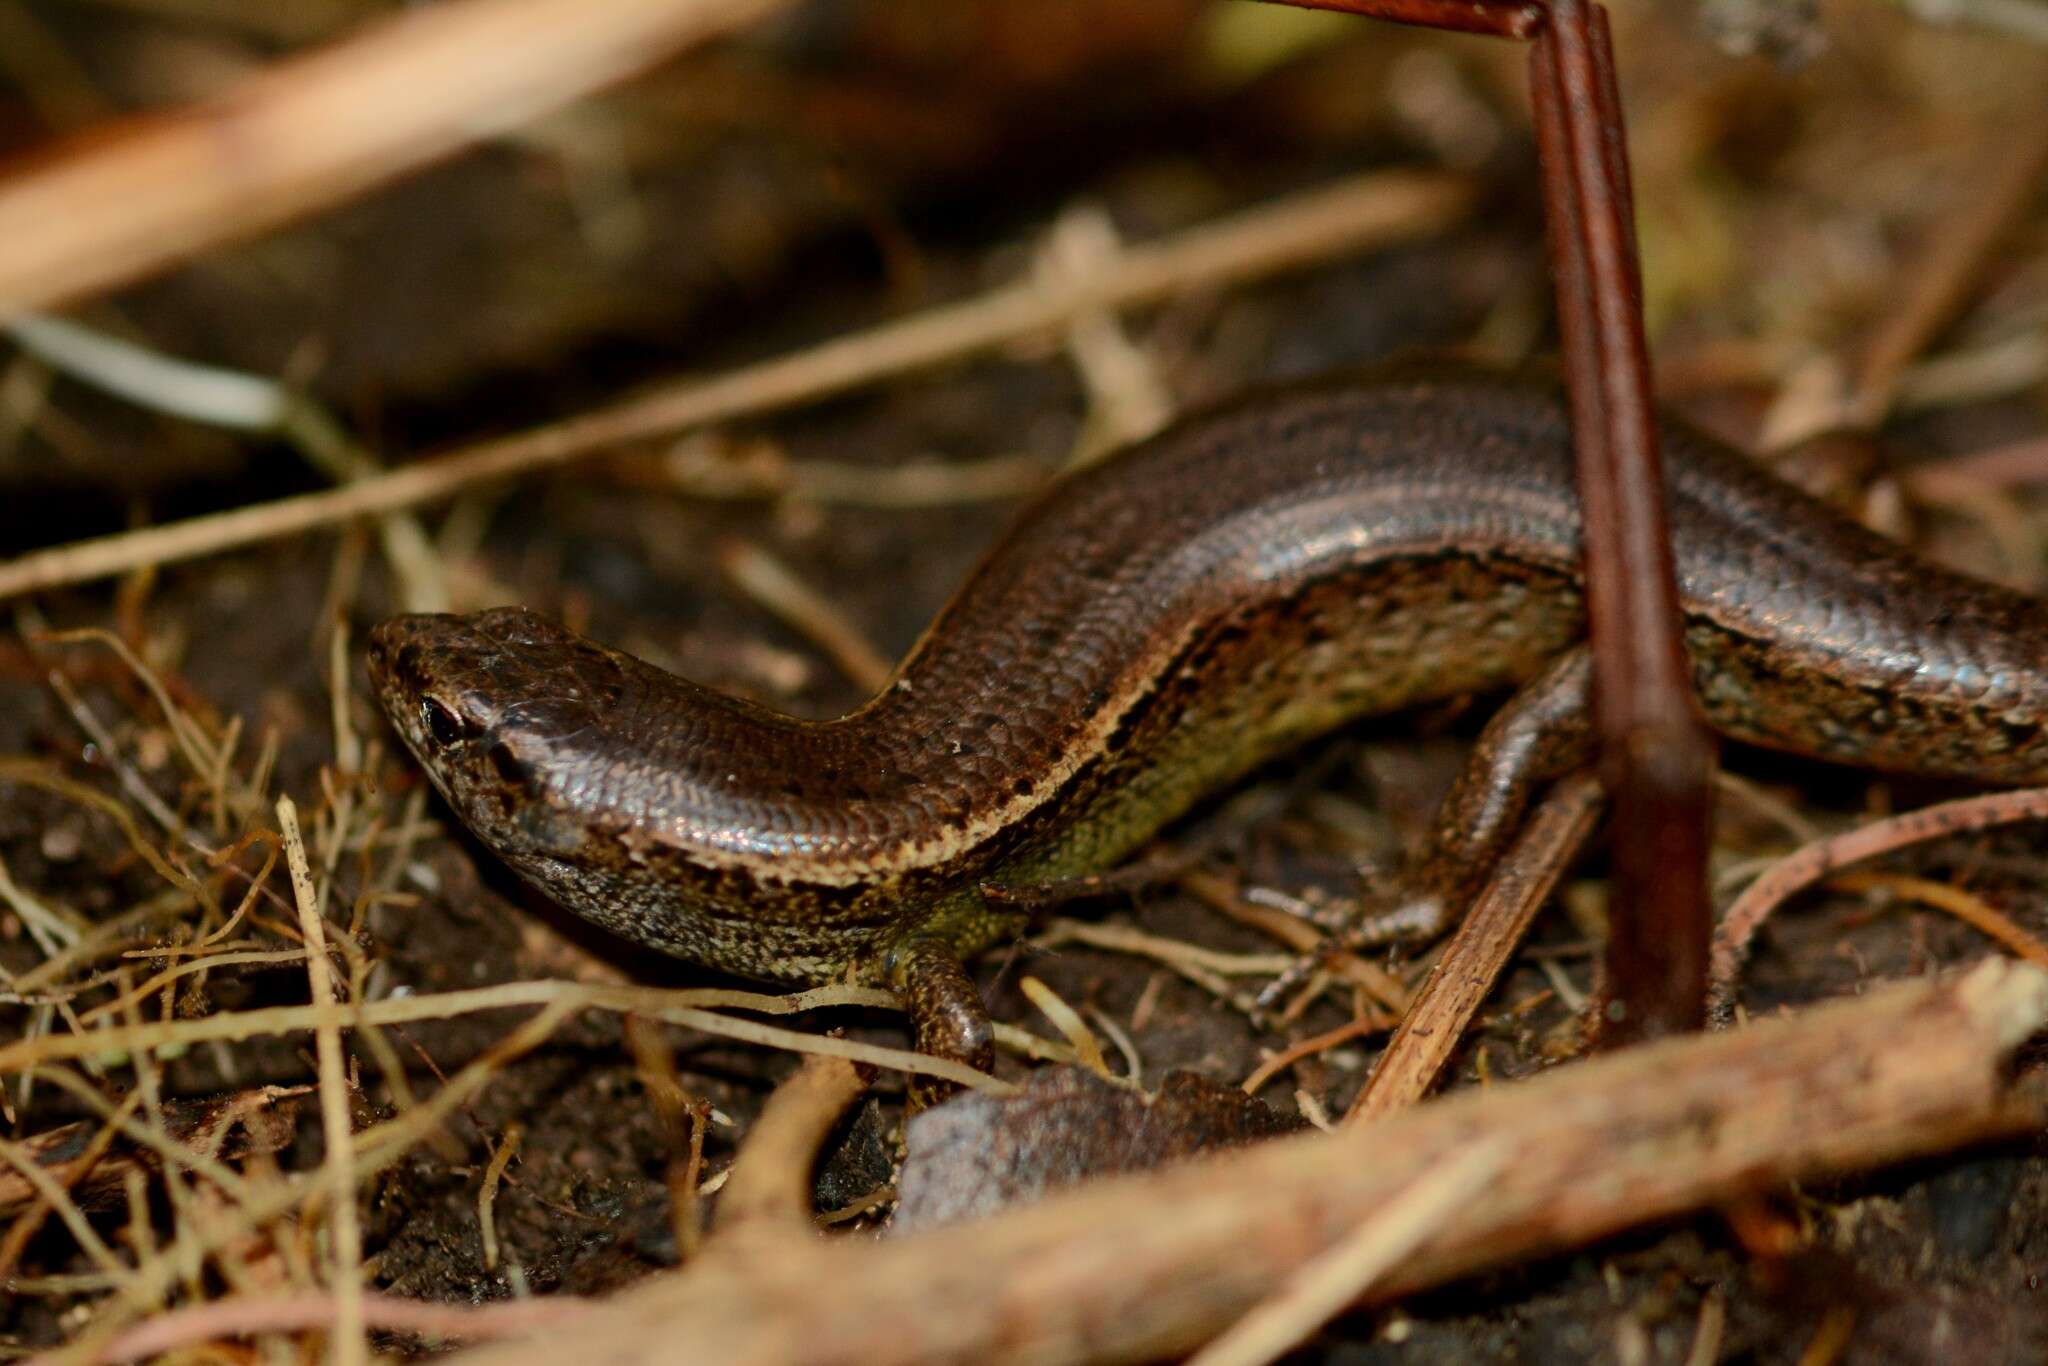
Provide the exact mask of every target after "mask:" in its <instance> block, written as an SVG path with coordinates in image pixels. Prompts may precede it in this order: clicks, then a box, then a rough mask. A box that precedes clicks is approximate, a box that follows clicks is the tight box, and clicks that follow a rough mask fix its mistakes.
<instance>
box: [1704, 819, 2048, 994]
mask: <svg viewBox="0 0 2048 1366" xmlns="http://www.w3.org/2000/svg"><path fill="white" fill-rule="evenodd" d="M2030 820H2048V788H2043V787H2028V788H2020V789H2017V790H2015V791H2011V792H1991V793H1986V794H1985V795H1984V796H1981V797H1964V798H1962V799H1960V800H1958V801H1953V802H1941V803H1939V804H1937V805H1934V806H1924V807H1921V808H1920V809H1919V810H1918V811H1908V812H1905V813H1903V814H1901V815H1897V816H1892V817H1888V818H1887V819H1885V820H1881V821H1873V822H1871V823H1870V824H1869V825H1865V826H1859V827H1858V828H1857V829H1854V830H1850V831H1846V832H1844V833H1842V834H1839V835H1833V836H1830V837H1829V838H1827V839H1824V840H1817V841H1815V842H1814V843H1812V844H1809V845H1807V846H1805V847H1804V848H1802V849H1800V850H1799V851H1798V852H1796V853H1793V854H1790V855H1788V856H1786V857H1785V858H1784V859H1781V860H1780V861H1779V862H1778V863H1777V864H1776V866H1774V867H1773V868H1772V869H1771V870H1770V871H1769V872H1768V873H1765V874H1764V875H1763V876H1762V877H1760V878H1758V879H1757V880H1756V881H1755V882H1753V883H1751V884H1750V887H1749V890H1748V891H1746V892H1744V893H1743V894H1742V895H1741V896H1740V897H1738V898H1737V899H1736V901H1735V904H1734V905H1732V906H1730V907H1729V908H1728V911H1727V913H1726V914H1724V915H1723V916H1722V917H1721V924H1720V927H1719V928H1718V929H1717V930H1715V932H1714V953H1713V968H1712V975H1711V978H1710V986H1709V990H1708V1004H1709V1009H1710V1012H1711V1014H1712V1017H1713V1018H1714V1019H1715V1020H1716V1021H1718V1022H1720V1023H1722V1024H1726V1023H1727V1022H1728V1021H1729V1020H1730V1019H1731V1018H1732V1016H1733V1013H1734V1009H1735V995H1736V990H1737V980H1736V979H1737V978H1738V977H1739V976H1740V975H1741V973H1742V965H1743V963H1744V962H1745V961H1746V960H1747V959H1748V957H1749V946H1750V941H1751V940H1753V939H1754V938H1755V937H1756V932H1757V931H1758V930H1759V929H1761V928H1762V927H1763V923H1764V921H1766V920H1768V919H1769V918H1770V916H1771V913H1772V912H1773V911H1775V910H1776V909H1777V908H1778V907H1779V906H1780V905H1782V904H1784V903H1785V902H1786V901H1787V900H1789V899H1790V898H1791V897H1792V896H1793V895H1795V894H1796V893H1798V892H1800V891H1802V890H1804V889H1805V888H1807V887H1810V886H1812V885H1813V884H1814V883H1816V882H1819V881H1820V880H1821V879H1822V878H1825V877H1827V876H1828V875H1829V874H1830V873H1833V872H1835V871H1837V870H1838V869H1841V868H1845V867H1847V866H1848V865H1849V864H1852V863H1860V862H1862V861H1863V860H1864V859H1868V858H1875V857H1877V856H1878V855H1879V854H1886V853H1890V852H1891V851H1892V850H1894V849H1902V848H1905V847H1906V846H1907V845H1910V844H1918V843H1920V842H1922V841H1924V840H1931V839H1939V838H1941V837H1942V836H1944V835H1959V834H1966V833H1968V832H1970V831H1973V830H1984V829H1988V828H1990V827H1992V826H1996V825H2010V824H2012V823H2014V822H2016V821H2030Z"/></svg>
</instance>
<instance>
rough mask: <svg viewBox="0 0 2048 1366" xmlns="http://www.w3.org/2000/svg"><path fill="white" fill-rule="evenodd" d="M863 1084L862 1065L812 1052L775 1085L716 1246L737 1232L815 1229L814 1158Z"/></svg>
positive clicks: (725, 1203) (745, 1151) (733, 1181)
mask: <svg viewBox="0 0 2048 1366" xmlns="http://www.w3.org/2000/svg"><path fill="white" fill-rule="evenodd" d="M866 1089H867V1080H866V1079H865V1078H864V1077H862V1076H861V1074H860V1069H859V1068H857V1067H855V1066H853V1064H851V1063H849V1062H847V1061H846V1060H844V1059H843V1058H812V1059H810V1060H809V1061H807V1062H806V1063H805V1064H804V1065H803V1067H802V1068H801V1069H800V1070H799V1071H798V1072H797V1074H796V1075H795V1076H793V1077H791V1078H790V1079H789V1080H788V1081H786V1082H784V1083H782V1085H780V1086H778V1087H776V1088H775V1093H774V1094H773V1095H771V1096H769V1097H768V1103H767V1105H766V1106H764V1107H762V1110H761V1115H760V1118H758V1119H756V1120H755V1121H754V1127H753V1130H752V1132H751V1133H749V1134H748V1136H747V1142H746V1146H745V1147H743V1148H741V1149H740V1153H739V1157H738V1158H737V1159H736V1160H735V1161H734V1162H733V1165H732V1169H731V1175H730V1176H729V1177H728V1178H727V1180H726V1189H725V1193H724V1194H723V1195H722V1196H720V1197H719V1206H718V1209H719V1215H718V1218H719V1223H718V1229H717V1231H716V1232H715V1233H714V1234H713V1235H712V1246H714V1247H715V1246H717V1245H718V1244H719V1243H721V1242H723V1241H724V1240H725V1239H727V1238H730V1237H733V1236H734V1235H739V1236H742V1237H747V1238H760V1237H772V1236H775V1235H777V1234H781V1235H782V1236H785V1237H786V1236H789V1235H790V1234H797V1233H801V1234H808V1233H809V1232H810V1230H811V1182H810V1176H811V1164H812V1162H813V1161H814V1160H815V1159H816V1158H817V1155H818V1146H819V1145H820V1144H822V1143H823V1142H824V1141H825V1136H826V1135H827V1134H829V1133H830V1132H831V1130H832V1126H833V1125H834V1124H835V1123H837V1122H838V1120H839V1116H840V1115H841V1114H842V1113H844V1112H845V1110H846V1107H847V1106H849V1105H851V1104H853V1102H854V1101H855V1100H856V1099H857V1098H858V1097H859V1096H860V1093H861V1092H862V1091H864V1090H866Z"/></svg>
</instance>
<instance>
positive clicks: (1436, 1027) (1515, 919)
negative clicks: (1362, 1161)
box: [1345, 774, 1605, 1122]
mask: <svg viewBox="0 0 2048 1366" xmlns="http://www.w3.org/2000/svg"><path fill="white" fill-rule="evenodd" d="M1604 808H1605V802H1604V801H1603V799H1602V796H1601V791H1600V785H1599V783H1597V782H1595V781H1594V780H1593V778H1592V776H1591V775H1590V774H1580V775H1578V776H1577V777H1574V778H1569V779H1567V780H1565V781H1564V782H1563V783H1560V784H1559V785H1558V787H1557V790H1556V791H1555V792H1553V793H1552V794H1551V795H1550V797H1549V798H1548V799H1547V800H1545V802H1544V803H1543V805H1542V806H1540V807H1538V808H1537V809H1536V811H1535V813H1534V814H1532V815H1531V816H1530V818H1529V820H1528V822H1527V824H1526V826H1525V827H1524V828H1523V831H1522V833H1521V835H1520V837H1519V838H1517V839H1516V841H1515V844H1514V847H1513V848H1512V849H1510V850H1509V851H1508V854H1507V857H1506V858H1504V859H1502V860H1501V863H1500V866H1499V867H1498V868H1497V869H1495V871H1494V875H1493V879H1492V880H1491V881H1490V882H1488V883H1487V885H1486V890H1485V891H1484V892H1482V893H1480V896H1479V899H1478V901H1477V902H1475V903H1474V904H1473V906H1472V909H1471V910H1470V911H1469V912H1467V913H1466V915H1465V917H1464V919H1463V920H1461V921H1459V922H1458V929H1457V932H1456V933H1455V934H1454V935H1452V936H1451V941H1450V943H1449V944H1448V945H1447V946H1445V949H1444V953H1443V957H1441V958H1440V959H1438V960H1437V965H1436V967H1435V969H1434V970H1432V971H1431V973H1430V975H1429V980H1427V981H1426V982H1424V983H1423V984H1422V989H1421V990H1420V991H1419V992H1417V993H1416V995H1415V1004H1414V1005H1412V1006H1410V1007H1409V1009H1408V1013H1407V1014H1406V1015H1404V1016H1403V1017H1402V1019H1401V1027H1400V1028H1399V1029H1397V1030H1395V1031H1394V1037H1393V1039H1392V1040H1391V1041H1390V1042H1389V1043H1388V1044H1387V1051H1386V1052H1385V1053H1383V1054H1381V1055H1380V1063H1379V1066H1378V1067H1377V1068H1375V1069H1374V1070H1373V1074H1372V1076H1371V1077H1370V1078H1369V1079H1368V1080H1367V1081H1366V1084H1365V1088H1364V1089H1363V1090H1362V1091H1360V1092H1359V1093H1358V1099H1357V1100H1355V1101H1353V1102H1352V1103H1351V1109H1350V1112H1349V1113H1348V1114H1347V1115H1346V1116H1345V1118H1346V1119H1347V1120H1349V1121H1352V1122H1357V1121H1362V1120H1366V1119H1370V1118H1373V1117H1375V1116H1379V1115H1384V1114H1386V1113H1387V1112H1388V1111H1390V1110H1396V1109H1399V1108H1401V1107H1402V1106H1406V1105H1413V1104H1414V1103H1415V1102H1416V1101H1418V1100H1420V1099H1422V1097H1423V1096H1424V1095H1426V1094H1427V1093H1428V1091H1429V1088H1430V1087H1432V1086H1434V1085H1435V1084H1436V1079H1437V1077H1438V1076H1439V1075H1440V1074H1441V1073H1442V1072H1443V1069H1444V1065H1445V1064H1446V1063H1448V1062H1449V1061H1450V1058H1451V1054H1452V1053H1454V1052H1456V1051H1457V1047H1458V1042H1459V1040H1461V1039H1463V1038H1464V1037H1465V1029H1466V1027H1467V1026H1468V1025H1469V1024H1470V1023H1471V1021H1472V1017H1473V1016H1474V1015H1475V1014H1477V1013H1478V1010H1479V1007H1480V1004H1481V1003H1482V1002H1484V1001H1485V1000H1486V998H1487V996H1488V995H1489V994H1491V993H1492V991H1493V986H1494V983H1495V982H1497V981H1499V980H1500V974H1501V971H1502V969H1504V968H1505V967H1506V966H1507V963H1508V959H1509V958H1511V957H1513V956H1514V952H1515V950H1516V948H1518V947H1519V946H1520V945H1521V942H1522V936H1523V935H1525V934H1527V933H1528V932H1529V923H1530V922H1531V921H1533V920H1534V919H1535V918H1536V912H1537V911H1538V910H1539V909H1541V908H1542V906H1543V903H1544V902H1545V901H1546V900H1547V899H1548V898H1549V896H1550V892H1551V889H1552V888H1553V887H1555V886H1557V880H1558V878H1560V877H1562V876H1563V875H1564V870H1565V869H1566V867H1568V866H1569V865H1570V863H1571V861H1572V860H1573V859H1574V858H1576V857H1577V856H1578V853H1579V851H1580V850H1581V849H1583V848H1584V847H1585V844H1586V841H1587V840H1588V839H1590V838H1591V837H1592V834H1593V829H1594V827H1595V825H1597V824H1598V823H1599V820H1600V813H1601V812H1602V810H1603V809H1604Z"/></svg>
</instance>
